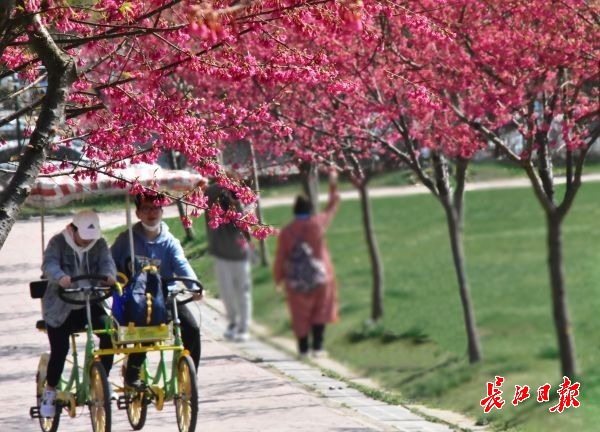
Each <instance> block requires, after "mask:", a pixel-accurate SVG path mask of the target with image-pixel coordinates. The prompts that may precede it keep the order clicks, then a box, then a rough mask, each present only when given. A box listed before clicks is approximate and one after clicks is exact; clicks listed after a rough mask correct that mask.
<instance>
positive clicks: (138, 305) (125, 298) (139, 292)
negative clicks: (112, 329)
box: [112, 265, 168, 326]
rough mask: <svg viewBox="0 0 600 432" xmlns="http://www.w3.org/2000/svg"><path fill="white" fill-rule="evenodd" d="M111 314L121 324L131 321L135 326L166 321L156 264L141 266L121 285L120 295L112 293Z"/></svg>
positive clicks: (164, 305)
mask: <svg viewBox="0 0 600 432" xmlns="http://www.w3.org/2000/svg"><path fill="white" fill-rule="evenodd" d="M112 314H113V316H114V317H115V319H116V320H117V321H118V322H119V324H121V325H127V324H129V323H130V322H132V323H134V324H135V325H136V326H154V325H159V324H162V323H166V322H167V319H168V317H167V306H166V302H165V296H164V293H163V289H162V280H161V277H160V274H158V269H157V268H156V266H152V265H148V266H145V267H143V268H142V269H141V270H140V271H138V272H136V273H135V274H134V275H133V276H132V277H131V278H130V279H129V281H128V282H127V284H126V285H125V287H123V294H122V295H118V294H114V295H113V304H112Z"/></svg>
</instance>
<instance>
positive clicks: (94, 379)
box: [88, 362, 111, 432]
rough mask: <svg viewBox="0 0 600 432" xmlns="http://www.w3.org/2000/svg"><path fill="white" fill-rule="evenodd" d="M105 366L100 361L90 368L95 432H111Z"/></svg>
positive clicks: (90, 403) (91, 414)
mask: <svg viewBox="0 0 600 432" xmlns="http://www.w3.org/2000/svg"><path fill="white" fill-rule="evenodd" d="M108 386H109V384H108V379H107V377H106V371H105V370H104V366H102V363H100V362H94V363H92V367H91V368H90V400H89V402H88V404H89V407H90V417H91V420H92V430H93V431H94V432H110V426H111V412H110V391H109V389H108Z"/></svg>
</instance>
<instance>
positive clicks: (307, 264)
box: [273, 170, 340, 357]
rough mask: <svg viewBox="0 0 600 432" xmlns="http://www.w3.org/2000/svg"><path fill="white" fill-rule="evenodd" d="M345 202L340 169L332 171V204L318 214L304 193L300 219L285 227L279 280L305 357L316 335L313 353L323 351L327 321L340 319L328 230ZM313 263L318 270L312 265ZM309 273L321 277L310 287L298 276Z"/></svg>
mask: <svg viewBox="0 0 600 432" xmlns="http://www.w3.org/2000/svg"><path fill="white" fill-rule="evenodd" d="M339 201H340V195H339V193H338V190H337V172H336V171H335V170H332V171H331V172H330V174H329V202H328V204H327V207H326V208H325V210H324V211H323V212H321V213H317V214H314V215H313V214H312V213H313V208H312V202H311V200H310V199H309V198H308V197H306V196H304V195H300V196H298V197H297V198H296V202H295V204H294V209H293V211H294V220H293V221H292V222H290V223H289V224H288V225H286V226H285V227H284V228H283V229H282V230H281V233H280V234H279V237H278V240H277V251H276V253H275V263H274V266H273V279H274V281H275V287H276V289H277V290H278V291H280V290H281V285H284V286H285V293H286V299H287V305H288V309H289V311H290V315H291V320H292V330H293V331H294V334H295V336H296V338H297V341H298V352H299V354H300V356H301V357H302V356H306V355H307V354H308V351H309V336H310V335H311V334H312V350H313V355H315V356H319V355H321V354H322V353H323V338H324V333H325V325H326V324H328V323H331V322H335V321H336V320H337V319H338V301H337V286H336V280H335V274H334V269H333V264H332V262H331V258H330V255H329V249H328V248H327V244H326V242H325V231H326V230H327V227H328V226H329V224H330V222H331V221H332V219H333V217H334V215H335V213H336V211H337V209H338V205H339ZM303 261H304V262H303ZM313 265H315V268H311V266H313ZM298 266H299V267H298ZM307 272H308V273H310V274H309V275H308V276H309V279H310V278H312V277H313V273H314V277H315V278H316V279H314V280H312V281H310V283H309V284H308V285H306V284H302V283H300V282H301V281H299V280H297V279H295V278H298V277H300V278H302V277H303V276H307ZM293 273H294V274H293ZM298 273H304V275H303V274H298ZM318 273H322V274H318Z"/></svg>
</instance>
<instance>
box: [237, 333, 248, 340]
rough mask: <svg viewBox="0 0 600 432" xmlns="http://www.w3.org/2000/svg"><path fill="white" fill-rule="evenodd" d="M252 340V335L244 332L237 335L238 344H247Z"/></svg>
mask: <svg viewBox="0 0 600 432" xmlns="http://www.w3.org/2000/svg"><path fill="white" fill-rule="evenodd" d="M249 340H250V333H248V332H242V333H238V334H236V335H235V341H236V342H247V341H249Z"/></svg>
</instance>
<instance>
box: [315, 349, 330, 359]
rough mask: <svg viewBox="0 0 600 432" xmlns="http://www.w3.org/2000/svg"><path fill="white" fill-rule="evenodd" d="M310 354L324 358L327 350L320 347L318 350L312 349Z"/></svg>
mask: <svg viewBox="0 0 600 432" xmlns="http://www.w3.org/2000/svg"><path fill="white" fill-rule="evenodd" d="M312 356H313V358H325V357H327V352H326V351H325V350H322V349H320V350H314V351H313V352H312Z"/></svg>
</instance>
